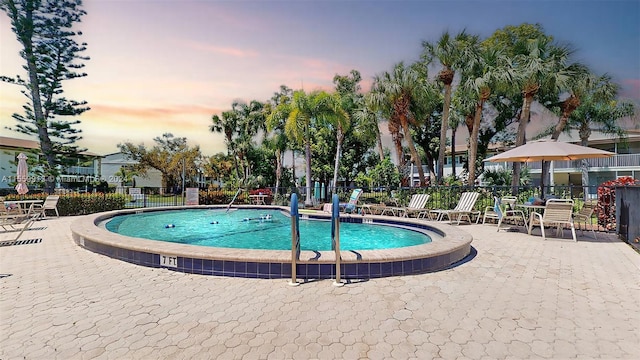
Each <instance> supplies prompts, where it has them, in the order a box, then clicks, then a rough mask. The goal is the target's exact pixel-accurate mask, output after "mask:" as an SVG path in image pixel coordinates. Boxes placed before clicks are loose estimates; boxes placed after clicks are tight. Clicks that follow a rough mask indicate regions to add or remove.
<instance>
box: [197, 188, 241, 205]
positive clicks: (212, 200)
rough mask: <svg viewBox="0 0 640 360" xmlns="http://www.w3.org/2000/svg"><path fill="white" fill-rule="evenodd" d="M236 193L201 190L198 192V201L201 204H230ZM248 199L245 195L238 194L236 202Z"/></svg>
mask: <svg viewBox="0 0 640 360" xmlns="http://www.w3.org/2000/svg"><path fill="white" fill-rule="evenodd" d="M234 195H235V194H231V193H229V192H226V191H220V190H217V191H203V190H201V191H199V192H198V201H199V202H198V203H199V204H200V205H220V204H228V203H230V202H231V199H233V196H234ZM245 200H246V196H245V195H242V194H240V195H238V197H237V198H236V201H234V203H236V204H238V203H244V202H245Z"/></svg>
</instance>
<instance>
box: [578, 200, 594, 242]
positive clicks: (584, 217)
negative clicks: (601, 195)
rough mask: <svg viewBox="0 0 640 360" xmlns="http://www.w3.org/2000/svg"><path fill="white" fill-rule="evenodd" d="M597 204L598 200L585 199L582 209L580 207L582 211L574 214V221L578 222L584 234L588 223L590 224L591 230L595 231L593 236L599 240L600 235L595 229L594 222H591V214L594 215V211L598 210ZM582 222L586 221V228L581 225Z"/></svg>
mask: <svg viewBox="0 0 640 360" xmlns="http://www.w3.org/2000/svg"><path fill="white" fill-rule="evenodd" d="M596 206H597V201H596V200H589V201H585V203H584V205H582V209H580V211H578V212H577V213H575V214H573V221H574V222H575V223H578V228H579V229H580V231H581V232H582V234H584V229H586V228H587V224H589V225H590V226H591V232H592V233H593V238H594V239H596V240H597V239H598V237H597V235H596V231H595V230H594V229H593V224H592V222H591V216H592V215H593V212H594V211H595V210H596ZM581 223H584V229H583V228H582V227H581V226H580V224H581Z"/></svg>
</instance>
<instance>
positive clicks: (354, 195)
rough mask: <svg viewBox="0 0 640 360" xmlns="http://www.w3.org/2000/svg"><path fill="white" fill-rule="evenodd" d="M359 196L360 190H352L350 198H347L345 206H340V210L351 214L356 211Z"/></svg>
mask: <svg viewBox="0 0 640 360" xmlns="http://www.w3.org/2000/svg"><path fill="white" fill-rule="evenodd" d="M360 195H362V189H354V190H353V191H352V192H351V196H349V202H348V203H345V204H340V210H342V211H343V212H346V213H352V212H354V211H356V210H357V207H358V199H360Z"/></svg>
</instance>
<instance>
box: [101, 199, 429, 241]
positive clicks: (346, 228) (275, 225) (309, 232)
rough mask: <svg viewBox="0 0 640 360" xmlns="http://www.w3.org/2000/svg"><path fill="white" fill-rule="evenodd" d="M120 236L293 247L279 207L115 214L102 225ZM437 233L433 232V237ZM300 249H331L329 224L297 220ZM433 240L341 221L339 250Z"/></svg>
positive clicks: (413, 232)
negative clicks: (267, 209) (298, 223)
mask: <svg viewBox="0 0 640 360" xmlns="http://www.w3.org/2000/svg"><path fill="white" fill-rule="evenodd" d="M104 225H105V227H106V229H107V230H109V231H112V232H115V233H118V234H121V235H126V236H133V237H141V238H144V239H149V240H160V241H168V242H175V243H180V244H189V245H198V246H208V247H223V248H240V249H262V250H291V219H290V217H289V216H288V214H286V213H284V212H282V211H279V210H269V211H265V210H261V209H236V210H234V211H230V212H227V211H225V210H223V209H186V210H173V211H161V212H146V213H140V214H133V215H125V216H116V217H114V218H112V219H111V220H109V221H108V222H106V224H104ZM434 236H435V235H434ZM300 238H301V242H300V247H301V249H302V250H317V251H323V250H325V251H329V250H331V222H329V221H322V220H320V219H316V220H310V219H307V220H301V221H300ZM430 241H431V238H430V237H429V235H427V234H426V232H425V231H423V230H422V229H410V228H409V229H407V228H400V227H398V226H394V225H382V224H362V223H345V224H343V226H341V227H340V244H341V245H340V247H341V249H342V250H376V249H392V248H399V247H405V246H415V245H420V244H424V243H428V242H430Z"/></svg>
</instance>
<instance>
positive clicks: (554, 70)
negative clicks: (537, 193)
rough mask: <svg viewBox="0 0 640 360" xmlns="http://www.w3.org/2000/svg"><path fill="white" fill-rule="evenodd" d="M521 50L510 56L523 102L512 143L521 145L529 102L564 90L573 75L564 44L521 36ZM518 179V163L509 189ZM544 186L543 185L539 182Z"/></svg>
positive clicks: (529, 109)
mask: <svg viewBox="0 0 640 360" xmlns="http://www.w3.org/2000/svg"><path fill="white" fill-rule="evenodd" d="M516 48H518V49H521V50H522V51H520V52H519V53H518V54H517V55H516V56H515V58H514V60H513V63H514V66H515V68H514V78H513V80H514V82H515V83H516V84H517V85H519V86H518V87H519V88H520V89H522V94H523V104H522V111H521V112H520V120H519V122H518V132H517V134H516V146H520V145H524V143H525V141H526V138H525V134H526V128H527V123H528V122H529V117H530V113H531V103H533V100H534V98H536V97H537V96H538V95H539V92H543V93H545V94H544V95H547V96H549V94H551V96H555V97H556V98H557V94H558V93H559V92H560V90H562V89H566V88H567V86H568V83H569V80H570V79H571V78H572V76H573V75H574V71H575V66H568V65H567V62H568V59H569V56H570V55H571V53H572V52H571V50H570V49H569V48H568V47H566V46H556V45H553V44H552V43H551V39H550V38H548V37H545V36H539V37H537V38H534V39H522V40H519V41H518V42H517V43H516ZM519 182H520V163H518V162H515V163H513V178H512V186H513V189H514V190H513V191H514V192H515V191H516V188H517V186H518V184H519ZM542 186H544V184H542Z"/></svg>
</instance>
